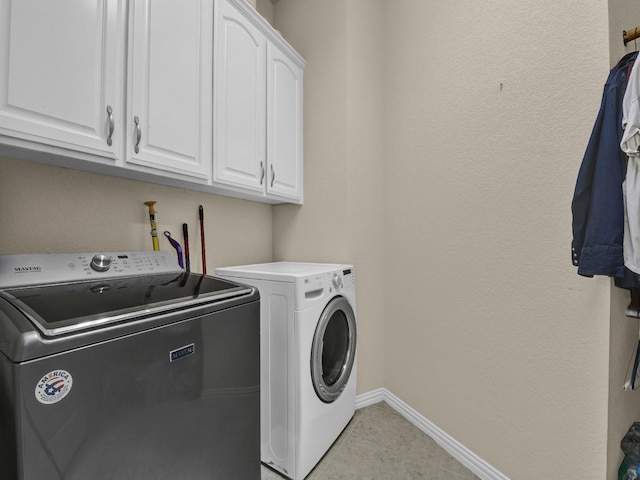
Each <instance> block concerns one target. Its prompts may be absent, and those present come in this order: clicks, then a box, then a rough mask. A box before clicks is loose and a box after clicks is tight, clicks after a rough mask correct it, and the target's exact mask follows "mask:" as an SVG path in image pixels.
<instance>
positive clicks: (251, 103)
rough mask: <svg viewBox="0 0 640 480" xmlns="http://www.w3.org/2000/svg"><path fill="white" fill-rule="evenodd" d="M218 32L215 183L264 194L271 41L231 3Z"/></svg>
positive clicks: (221, 8) (223, 4)
mask: <svg viewBox="0 0 640 480" xmlns="http://www.w3.org/2000/svg"><path fill="white" fill-rule="evenodd" d="M215 30H216V33H215V67H214V69H215V82H214V92H215V93H214V138H213V143H214V145H215V147H214V176H213V181H214V183H221V184H225V185H232V186H234V187H239V188H242V189H243V190H247V189H249V190H251V191H256V192H264V191H265V186H264V185H265V182H266V168H267V166H266V154H265V150H266V140H265V135H266V125H265V123H266V65H265V62H266V38H265V37H264V35H263V34H262V33H261V32H260V31H259V30H258V29H257V28H256V27H255V26H254V25H253V24H252V23H250V22H249V21H248V20H247V18H246V17H245V16H244V15H243V14H242V13H241V12H239V11H238V10H236V9H235V7H233V6H232V5H230V4H229V3H228V2H227V1H226V0H220V1H219V2H218V4H217V11H216V28H215Z"/></svg>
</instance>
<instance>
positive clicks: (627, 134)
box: [620, 58, 640, 274]
mask: <svg viewBox="0 0 640 480" xmlns="http://www.w3.org/2000/svg"><path fill="white" fill-rule="evenodd" d="M639 65H640V58H639V59H638V60H636V62H635V63H634V64H633V68H632V69H631V75H630V76H629V82H628V83H627V89H626V91H625V93H624V100H623V101H622V128H623V129H624V133H623V135H622V141H621V142H620V148H622V151H623V152H624V153H626V154H627V156H628V157H629V159H628V162H627V176H626V178H625V181H624V182H623V184H622V194H623V196H624V239H623V246H622V247H623V251H624V265H625V267H627V268H628V269H629V270H631V271H632V272H634V273H638V274H640V66H639Z"/></svg>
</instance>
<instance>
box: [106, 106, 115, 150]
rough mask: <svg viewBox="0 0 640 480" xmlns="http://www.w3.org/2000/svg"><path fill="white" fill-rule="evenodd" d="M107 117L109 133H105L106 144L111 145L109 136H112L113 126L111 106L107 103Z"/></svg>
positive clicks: (111, 141)
mask: <svg viewBox="0 0 640 480" xmlns="http://www.w3.org/2000/svg"><path fill="white" fill-rule="evenodd" d="M107 119H108V120H109V134H108V135H107V145H109V146H111V144H112V143H113V140H111V137H112V136H113V128H114V126H115V125H114V123H113V108H111V105H107Z"/></svg>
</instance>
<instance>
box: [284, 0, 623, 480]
mask: <svg viewBox="0 0 640 480" xmlns="http://www.w3.org/2000/svg"><path fill="white" fill-rule="evenodd" d="M607 18H608V17H607V4H606V3H605V2H601V1H596V0H591V1H587V2H579V4H578V3H576V2H552V1H549V0H547V1H544V2H533V1H525V2H511V1H507V0H493V1H490V2H479V3H478V2H462V3H460V2H457V3H455V2H454V3H451V2H445V3H443V2H434V1H410V0H393V1H391V0H388V1H384V0H380V1H376V2H371V1H366V0H347V1H337V0H334V1H326V2H314V1H312V0H280V1H279V2H278V3H277V4H276V5H275V9H274V21H275V24H276V28H279V29H280V30H281V31H282V32H283V33H284V34H285V38H287V39H288V40H289V41H290V42H291V43H292V44H293V46H294V47H295V48H297V49H298V50H299V51H300V52H301V53H302V55H303V56H304V57H305V58H306V59H307V61H308V64H307V69H306V70H305V89H306V92H305V143H306V145H305V162H306V164H305V189H306V191H305V196H306V197H305V206H304V207H302V208H299V207H294V206H278V207H275V209H274V237H275V241H274V248H275V250H274V256H275V257H276V258H278V259H291V260H295V259H301V258H309V257H312V258H313V259H315V260H319V261H325V260H326V261H352V262H354V263H356V266H357V272H358V291H357V295H358V297H357V299H358V314H359V315H358V320H359V328H360V330H361V331H364V333H363V335H362V336H361V338H360V343H359V353H358V358H359V368H358V379H359V388H358V392H359V393H363V392H366V391H369V390H372V389H374V388H377V387H379V386H384V387H386V388H387V389H388V390H390V391H391V392H392V393H394V394H396V395H398V396H399V397H400V398H401V399H402V400H404V401H405V402H407V403H408V404H409V405H411V406H412V407H414V408H415V409H417V410H418V411H419V412H420V413H422V414H423V415H424V416H425V417H426V418H428V419H429V420H431V421H433V422H434V423H435V424H436V425H437V426H439V427H440V428H442V429H443V430H444V431H446V432H447V433H448V434H450V435H452V436H453V437H454V438H455V439H457V440H458V441H460V442H461V443H462V444H464V445H465V446H467V447H468V448H470V449H471V450H472V451H474V452H475V453H477V454H478V455H479V456H480V457H482V458H483V459H485V460H486V461H488V462H489V463H490V464H492V465H493V466H494V467H496V468H497V469H499V470H500V471H502V472H503V473H504V474H505V475H507V476H509V477H511V478H514V479H518V480H527V479H536V480H538V479H540V478H571V477H572V476H575V475H576V474H577V472H578V471H579V472H587V473H585V475H587V477H586V478H593V479H600V478H605V477H606V475H607V473H606V470H607V435H608V433H609V432H608V426H609V423H610V422H611V420H612V419H611V418H609V410H608V407H609V394H610V391H609V389H610V383H611V384H614V383H615V382H613V380H612V381H611V382H610V379H609V364H610V358H609V355H610V349H609V336H610V328H609V320H610V317H611V316H612V315H613V313H612V312H616V311H617V312H618V314H619V311H620V310H622V309H623V308H624V305H623V303H624V301H625V297H624V295H622V292H614V294H613V295H612V294H611V287H610V282H609V281H608V280H607V279H602V278H596V279H586V278H581V277H579V276H577V275H576V273H575V269H574V267H573V266H572V265H571V263H570V255H569V247H570V242H571V215H570V203H571V197H572V194H573V187H574V184H575V178H576V175H577V170H578V167H579V165H580V161H581V159H582V154H583V152H584V148H585V146H586V142H587V139H588V136H589V134H590V130H591V127H592V125H593V121H594V119H595V115H596V112H597V110H598V107H599V102H600V97H601V93H602V86H603V84H604V81H605V79H606V77H607V74H608V69H609V38H608V35H609V32H608V25H607V23H608V20H607ZM367 21H370V22H372V25H373V26H374V28H370V27H371V25H369V26H366V25H365V23H366V22H367ZM367 42H369V43H368V44H367ZM374 51H377V52H379V53H378V56H376V55H374V54H373V52H374ZM380 58H382V59H383V64H380V63H379V62H380ZM382 65H383V66H382ZM380 81H382V84H380ZM380 88H382V91H380ZM380 93H382V97H383V98H384V103H383V105H382V117H381V116H380V115H377V113H379V112H380V108H381V106H380ZM381 118H382V124H381V123H380V122H381V120H380V119H381ZM381 131H382V136H380V132H381ZM381 139H382V140H381ZM381 141H382V144H381ZM381 146H382V149H383V152H384V158H383V159H380V156H379V149H380V147H381ZM374 172H377V173H374ZM358 180H360V182H361V183H360V184H359V183H358ZM367 182H372V183H373V185H374V187H372V188H366V187H363V186H361V185H367ZM381 202H382V203H381ZM374 216H375V218H374ZM381 239H382V241H383V243H382V244H381V243H380V241H381ZM354 259H357V261H355V260H354ZM381 279H382V281H383V283H382V284H381V283H380V281H381ZM380 295H383V296H384V300H383V301H382V302H381V301H380ZM612 297H613V298H612ZM381 311H384V316H383V317H382V318H381V317H380V314H381ZM623 321H624V320H623ZM623 335H624V334H623ZM362 337H364V338H362ZM612 355H613V357H612V358H616V359H618V360H619V359H620V358H622V356H624V355H626V351H625V353H612ZM619 373H620V372H618V374H619ZM622 375H624V373H622ZM627 398H628V397H627ZM629 415H630V414H629V412H625V413H624V417H625V419H624V420H622V421H619V423H620V424H624V423H626V420H627V418H628V416H629ZM616 418H618V417H616ZM618 429H619V428H618ZM609 434H610V433H609ZM617 441H618V442H619V438H618V440H617ZM610 450H612V451H613V448H611V449H610ZM617 460H618V459H617V458H616V459H615V460H614V461H617ZM614 461H612V464H613V462H614ZM576 469H577V470H576Z"/></svg>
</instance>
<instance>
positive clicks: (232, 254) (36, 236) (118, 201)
mask: <svg viewBox="0 0 640 480" xmlns="http://www.w3.org/2000/svg"><path fill="white" fill-rule="evenodd" d="M0 172H2V173H1V174H0V225H2V227H1V228H0V254H17V253H64V252H95V251H121V250H129V251H131V250H133V251H135V250H151V249H152V246H151V236H150V234H149V232H150V226H149V213H148V209H147V207H146V206H145V205H144V204H143V202H145V201H147V200H155V201H156V202H158V203H157V205H156V208H157V210H158V231H159V233H160V235H162V232H164V231H165V230H169V231H170V232H171V233H172V235H173V236H175V237H176V238H177V239H178V240H179V241H180V243H183V242H182V224H183V223H187V224H188V226H189V233H190V242H189V244H190V249H191V266H192V270H193V271H194V272H201V271H202V261H201V255H200V245H201V243H200V228H199V220H198V206H199V205H202V206H203V207H204V213H205V241H206V253H207V255H206V257H207V268H208V271H209V272H212V271H213V269H214V268H215V267H218V266H225V265H237V264H241V263H251V262H265V261H271V258H272V235H271V226H272V218H271V210H272V207H271V206H269V205H263V204H259V203H255V202H248V201H244V200H237V199H232V198H226V197H220V196H216V195H208V194H204V193H199V192H193V191H189V190H182V189H178V188H172V187H165V186H160V185H152V184H150V183H144V182H136V181H132V180H124V179H121V178H115V177H109V176H104V175H97V174H93V173H86V172H78V171H75V170H69V169H65V168H58V167H51V166H46V165H40V164H37V163H31V162H26V161H18V160H11V159H5V158H0ZM160 247H161V250H165V251H170V252H174V250H173V248H172V247H171V246H170V245H169V243H168V241H167V240H166V239H165V238H164V237H161V238H160Z"/></svg>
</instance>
